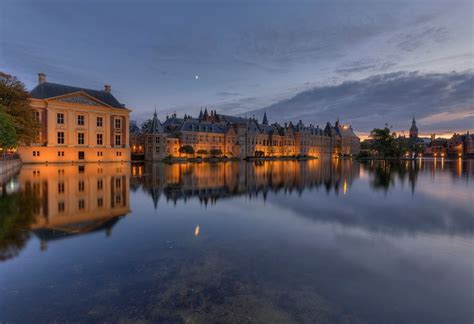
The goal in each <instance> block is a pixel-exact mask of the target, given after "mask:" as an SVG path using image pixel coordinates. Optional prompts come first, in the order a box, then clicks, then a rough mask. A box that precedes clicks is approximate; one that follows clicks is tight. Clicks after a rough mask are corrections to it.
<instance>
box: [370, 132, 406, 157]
mask: <svg viewBox="0 0 474 324" xmlns="http://www.w3.org/2000/svg"><path fill="white" fill-rule="evenodd" d="M370 138H372V140H373V141H372V142H371V143H370V149H371V150H374V151H376V152H377V153H378V155H379V156H381V157H397V158H398V157H400V156H402V155H403V154H405V152H407V150H408V142H407V140H406V139H405V138H403V137H400V138H397V134H396V133H392V132H391V130H390V129H389V128H388V126H385V128H374V129H373V130H372V131H371V132H370Z"/></svg>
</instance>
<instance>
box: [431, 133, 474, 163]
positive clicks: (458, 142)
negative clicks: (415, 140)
mask: <svg viewBox="0 0 474 324" xmlns="http://www.w3.org/2000/svg"><path fill="white" fill-rule="evenodd" d="M432 137H433V140H432V141H431V143H430V145H428V146H427V147H426V148H425V151H424V154H425V155H428V156H433V157H474V136H473V135H471V134H469V132H467V133H466V134H458V133H454V134H453V136H452V137H451V138H449V139H446V138H436V139H434V135H433V136H432Z"/></svg>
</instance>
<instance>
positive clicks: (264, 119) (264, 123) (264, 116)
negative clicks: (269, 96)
mask: <svg viewBox="0 0 474 324" xmlns="http://www.w3.org/2000/svg"><path fill="white" fill-rule="evenodd" d="M262 124H263V125H268V118H267V111H266V110H265V113H264V114H263V120H262Z"/></svg>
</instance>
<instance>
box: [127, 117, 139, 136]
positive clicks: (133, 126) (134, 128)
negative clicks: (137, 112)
mask: <svg viewBox="0 0 474 324" xmlns="http://www.w3.org/2000/svg"><path fill="white" fill-rule="evenodd" d="M128 128H129V130H130V134H138V133H139V132H140V127H138V125H137V122H136V121H135V120H131V121H130V123H129V127H128Z"/></svg>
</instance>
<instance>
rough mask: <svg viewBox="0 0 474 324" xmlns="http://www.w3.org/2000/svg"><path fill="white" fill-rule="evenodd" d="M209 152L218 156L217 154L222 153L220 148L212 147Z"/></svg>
mask: <svg viewBox="0 0 474 324" xmlns="http://www.w3.org/2000/svg"><path fill="white" fill-rule="evenodd" d="M209 153H211V155H212V156H219V155H222V150H220V149H212V150H211V151H210V152H209Z"/></svg>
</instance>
